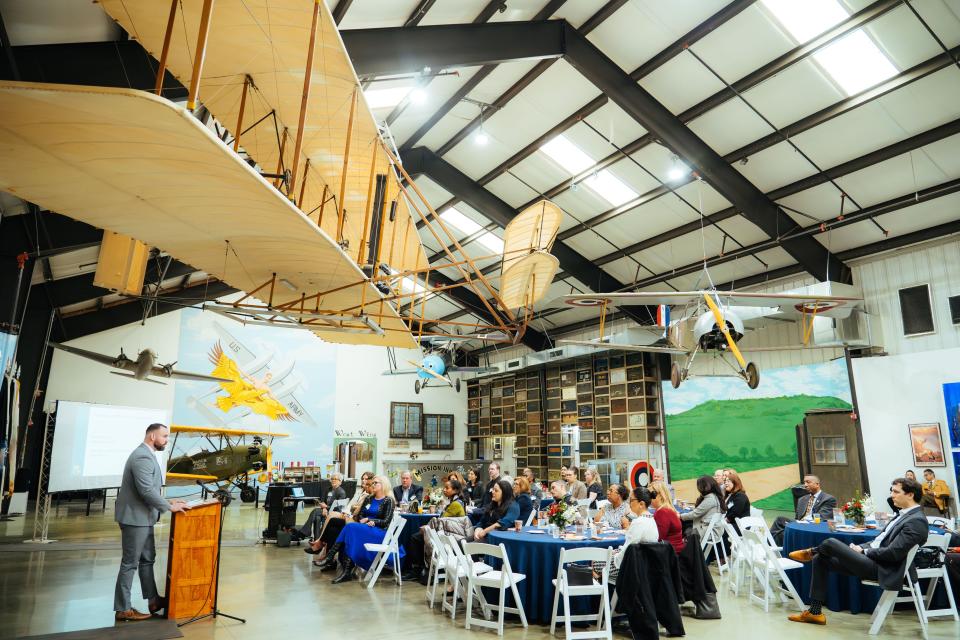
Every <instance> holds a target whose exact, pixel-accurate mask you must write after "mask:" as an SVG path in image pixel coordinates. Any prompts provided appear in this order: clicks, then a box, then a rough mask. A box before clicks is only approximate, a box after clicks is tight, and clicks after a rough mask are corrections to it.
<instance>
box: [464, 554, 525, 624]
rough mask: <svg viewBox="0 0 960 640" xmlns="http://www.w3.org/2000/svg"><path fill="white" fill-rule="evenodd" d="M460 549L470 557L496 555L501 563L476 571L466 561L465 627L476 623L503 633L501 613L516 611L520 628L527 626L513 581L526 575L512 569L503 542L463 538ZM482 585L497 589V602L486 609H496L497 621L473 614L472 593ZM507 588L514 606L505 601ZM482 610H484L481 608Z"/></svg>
mask: <svg viewBox="0 0 960 640" xmlns="http://www.w3.org/2000/svg"><path fill="white" fill-rule="evenodd" d="M463 552H464V554H465V555H466V556H467V558H468V559H470V560H472V559H473V556H474V555H479V556H490V557H492V558H498V559H499V560H500V561H501V562H502V563H503V564H502V566H501V567H500V569H499V570H498V571H497V570H494V571H487V572H485V573H477V570H476V566H475V565H474V563H473V562H469V563H468V568H469V574H468V576H467V623H466V628H467V629H469V628H470V625H471V624H475V625H477V626H478V627H486V628H489V629H496V630H497V635H501V636H502V635H503V616H504V615H505V614H507V613H516V614H518V615H519V616H520V622H522V623H523V626H524V628H526V627H527V614H526V613H524V611H523V601H522V600H520V593H519V592H518V591H517V583H519V582H521V581H523V580H526V578H527V576H525V575H523V574H522V573H514V572H513V570H512V569H511V568H510V558H508V557H507V550H506V549H505V548H504V546H503V544H500V545H496V546H494V545H492V544H486V543H483V542H464V543H463ZM483 587H489V588H492V589H497V590H498V591H499V592H500V598H499V601H498V604H489V605H488V606H489V608H490V609H496V610H497V621H496V622H493V621H491V620H483V619H481V618H475V617H473V594H474V590H477V591H479V590H480V589H482V588H483ZM507 589H509V590H510V592H511V593H512V594H513V601H514V604H516V606H515V607H508V606H506V604H505V600H506V595H507ZM485 612H486V610H485Z"/></svg>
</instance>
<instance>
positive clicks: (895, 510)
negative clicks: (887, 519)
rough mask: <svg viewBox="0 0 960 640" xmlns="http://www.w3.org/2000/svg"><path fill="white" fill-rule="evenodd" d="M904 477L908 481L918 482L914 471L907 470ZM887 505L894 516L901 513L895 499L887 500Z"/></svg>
mask: <svg viewBox="0 0 960 640" xmlns="http://www.w3.org/2000/svg"><path fill="white" fill-rule="evenodd" d="M903 477H904V478H906V479H907V480H913V481H914V482H917V474H915V473H914V472H913V470H912V469H907V470H906V471H904V472H903ZM887 505H888V506H889V507H890V511H892V512H893V515H897V514H898V513H900V509H899V508H897V505H895V504H893V498H890V497H888V498H887Z"/></svg>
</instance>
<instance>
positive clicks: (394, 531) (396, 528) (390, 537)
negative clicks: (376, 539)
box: [383, 511, 405, 544]
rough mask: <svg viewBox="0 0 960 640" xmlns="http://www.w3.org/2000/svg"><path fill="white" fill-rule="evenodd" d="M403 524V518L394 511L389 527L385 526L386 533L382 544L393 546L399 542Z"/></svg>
mask: <svg viewBox="0 0 960 640" xmlns="http://www.w3.org/2000/svg"><path fill="white" fill-rule="evenodd" d="M404 524H405V522H404V519H403V516H401V515H400V514H399V513H397V512H396V511H394V512H393V520H391V521H390V524H389V526H387V532H386V534H384V536H383V543H384V544H393V543H395V542H398V541H399V540H400V532H401V531H403V525H404Z"/></svg>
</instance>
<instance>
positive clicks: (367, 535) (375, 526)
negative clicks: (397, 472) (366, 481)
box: [323, 476, 403, 584]
mask: <svg viewBox="0 0 960 640" xmlns="http://www.w3.org/2000/svg"><path fill="white" fill-rule="evenodd" d="M370 490H371V494H370V495H369V496H367V497H366V499H365V500H364V501H363V504H362V505H361V507H360V512H359V513H358V514H357V516H358V519H357V520H356V521H348V522H347V524H346V526H344V528H343V531H341V532H340V535H339V536H337V541H336V543H334V545H333V547H332V548H331V549H330V552H329V553H328V554H327V561H325V562H324V564H323V568H324V569H327V568H331V566H330V565H332V563H333V562H336V561H335V560H333V558H335V557H336V558H338V559H339V564H340V572H339V573H338V574H337V577H336V578H334V579H333V584H340V583H341V582H347V581H348V580H353V577H354V576H353V570H354V568H355V567H357V566H359V567H361V568H362V569H369V568H370V565H371V564H372V563H373V559H374V557H375V556H376V554H375V553H371V552H369V551H367V550H366V548H365V547H364V544H366V543H368V542H371V543H382V542H383V538H384V536H385V535H386V533H387V527H389V526H390V522H391V521H393V511H394V508H395V507H396V502H394V499H393V496H392V495H391V491H392V487H391V486H390V481H389V480H387V478H386V476H377V477H375V478H374V479H373V480H371V482H370ZM402 555H403V554H402V553H401V556H402ZM328 563H329V564H328Z"/></svg>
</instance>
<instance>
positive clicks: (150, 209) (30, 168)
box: [0, 0, 555, 348]
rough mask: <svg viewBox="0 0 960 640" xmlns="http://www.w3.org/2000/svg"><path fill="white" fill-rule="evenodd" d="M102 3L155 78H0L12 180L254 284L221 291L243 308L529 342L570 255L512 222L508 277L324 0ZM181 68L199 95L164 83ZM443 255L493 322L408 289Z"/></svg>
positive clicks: (4, 174)
mask: <svg viewBox="0 0 960 640" xmlns="http://www.w3.org/2000/svg"><path fill="white" fill-rule="evenodd" d="M100 6H102V7H103V9H104V10H105V11H106V13H107V14H108V15H109V16H110V17H112V18H113V19H114V20H116V21H117V22H118V23H119V24H120V26H122V27H123V28H124V29H125V30H126V32H127V33H129V34H130V36H131V38H133V39H136V40H137V41H138V42H139V43H140V44H141V45H142V46H143V47H144V48H145V49H146V50H147V51H148V52H149V53H151V54H152V55H153V56H154V57H155V58H157V59H158V60H159V63H160V64H159V69H158V73H157V85H156V87H155V91H154V93H155V94H156V95H154V94H151V93H147V92H144V91H137V90H133V89H117V88H105V87H86V86H84V87H79V86H69V85H53V84H36V83H21V82H0V189H2V190H5V191H9V192H11V193H13V194H16V195H17V196H19V197H21V198H23V199H25V200H29V201H31V202H33V203H35V204H37V205H38V206H40V207H41V208H43V209H47V210H51V211H57V212H58V213H61V214H64V215H68V216H70V217H73V218H76V219H78V220H81V221H83V222H86V223H88V224H91V225H93V226H95V227H99V228H102V229H105V230H110V231H113V232H116V233H118V234H122V235H124V236H128V237H129V238H132V239H135V240H136V241H139V242H141V243H144V244H146V245H148V246H155V247H159V248H161V249H162V250H163V251H165V252H167V253H168V254H169V255H171V256H173V257H175V258H176V259H178V260H180V261H181V262H184V263H187V264H190V265H191V266H193V267H194V268H196V269H198V270H200V271H202V272H205V273H206V274H207V275H208V277H209V278H211V279H218V280H220V281H222V282H224V283H226V284H228V285H230V286H231V287H233V288H235V289H238V290H240V291H242V292H245V294H246V295H245V296H244V297H242V298H240V299H239V300H233V301H231V302H217V303H215V304H208V305H207V308H208V309H210V310H211V311H215V312H218V313H221V314H224V315H228V316H230V317H232V318H234V319H237V320H240V321H242V322H245V323H252V324H265V325H269V326H277V327H295V328H301V329H308V330H310V331H312V332H314V333H316V334H317V335H318V336H320V337H321V338H323V339H324V340H327V341H331V342H341V343H352V344H372V345H382V346H393V347H408V348H412V347H416V346H417V344H418V338H419V337H420V336H422V335H423V334H424V328H425V327H429V328H430V333H432V334H439V335H445V334H451V333H452V332H453V330H454V329H456V330H460V331H463V330H464V327H465V326H468V327H472V329H473V330H476V331H477V332H481V333H484V332H485V333H490V332H502V333H503V334H504V335H505V336H506V340H505V341H506V342H515V341H517V340H519V338H520V336H522V334H523V332H524V330H525V327H526V324H525V323H526V321H527V320H528V319H529V312H528V310H525V309H527V307H528V305H529V304H530V303H531V301H535V300H537V299H539V298H538V296H539V295H542V291H543V290H545V288H546V286H548V285H549V280H548V279H547V278H546V276H547V275H549V274H550V273H551V269H554V270H555V267H554V266H552V265H551V264H549V263H550V262H551V257H550V256H549V246H548V245H543V244H542V243H540V244H537V243H532V244H530V245H529V246H527V245H526V244H523V243H521V244H520V245H516V246H512V244H511V242H510V240H509V239H505V245H507V246H506V248H505V251H506V253H505V256H506V259H505V261H504V271H503V273H502V274H501V286H500V288H499V290H498V289H497V288H496V287H494V286H493V285H492V283H491V281H490V279H489V278H488V277H487V276H486V275H484V274H483V273H482V272H481V270H480V269H479V268H478V267H477V265H476V262H475V261H474V260H473V259H472V258H471V257H470V256H469V255H467V253H466V252H465V251H464V250H463V248H462V246H460V245H459V243H458V242H457V240H456V238H454V236H453V235H452V234H451V233H450V231H449V230H448V229H447V227H446V226H445V225H444V224H443V222H442V220H440V217H439V215H438V214H437V212H436V211H434V210H433V209H432V208H431V207H430V205H429V203H428V202H427V200H426V198H425V197H424V196H423V194H422V193H421V192H420V190H419V189H418V188H417V185H416V184H415V183H414V181H413V180H412V179H410V176H409V175H408V174H407V173H406V171H404V169H403V167H402V165H401V164H400V163H399V161H398V160H397V157H396V154H395V153H394V152H393V151H392V150H391V149H390V147H389V146H388V145H387V144H386V143H385V142H384V140H383V138H382V137H381V134H380V129H379V128H378V125H377V123H376V122H375V120H374V118H373V116H372V115H371V112H370V110H369V108H368V107H367V104H366V101H365V99H364V96H363V92H362V91H361V89H360V84H359V82H358V80H357V76H356V74H355V72H354V70H353V68H352V66H351V64H350V59H349V57H348V55H347V53H346V51H345V49H344V47H343V43H342V41H341V39H340V36H339V33H338V32H337V28H336V25H335V24H334V22H333V19H332V17H331V15H330V12H329V10H328V8H327V7H326V6H325V4H324V3H323V2H322V1H321V0H314V2H308V1H304V0H270V2H265V3H249V2H242V1H241V0H220V1H219V2H217V3H216V6H215V8H214V3H213V2H212V0H204V2H191V3H183V2H180V1H179V0H171V1H170V2H161V1H158V0H101V2H100ZM167 72H169V73H170V74H171V75H172V76H173V77H174V78H176V79H177V80H179V81H180V82H181V83H182V84H183V85H184V86H186V87H187V88H188V98H187V103H186V106H185V107H184V106H181V105H178V104H174V103H173V102H170V101H168V100H166V99H164V98H163V97H162V95H163V92H164V87H163V85H162V83H163V80H164V78H165V77H167V76H166V75H165V74H166V73H167ZM200 117H202V118H203V120H202V121H201V120H199V119H198V118H200ZM543 206H544V207H546V206H547V205H543ZM550 206H552V205H550ZM419 222H423V223H425V227H424V228H425V230H426V232H427V233H429V234H431V236H432V237H433V238H434V239H436V240H437V242H438V243H439V244H440V245H441V246H443V247H448V246H451V245H452V246H454V247H455V249H454V250H451V249H445V258H446V259H445V261H444V262H443V263H441V264H434V265H433V266H431V265H429V263H428V260H427V257H426V253H425V251H424V248H423V245H422V244H421V242H420V238H419V235H418V230H417V224H418V223H419ZM528 231H531V232H533V231H535V230H532V229H528ZM551 242H552V239H551ZM554 262H555V261H554ZM444 268H450V269H453V270H454V271H456V272H457V275H458V278H459V279H460V280H461V282H460V283H458V284H456V285H452V286H459V287H465V288H468V289H471V290H473V292H474V293H476V295H477V296H478V297H479V299H480V301H481V302H482V304H483V306H484V309H485V312H486V315H487V316H488V318H487V321H486V322H485V323H479V322H478V323H464V322H454V321H448V320H443V319H431V318H429V317H428V312H427V305H426V302H427V299H428V298H429V297H431V296H432V295H434V294H436V293H442V291H441V290H440V289H429V287H426V286H421V287H405V286H404V281H405V280H406V279H412V280H414V281H418V280H420V281H423V282H424V283H426V282H428V277H429V274H430V273H431V272H432V271H435V270H439V269H444ZM501 292H503V294H504V297H501V295H500V294H501ZM404 300H406V301H407V302H409V303H411V304H407V305H403V304H402V301H404ZM401 309H405V312H404V313H401V312H400V311H401Z"/></svg>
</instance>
